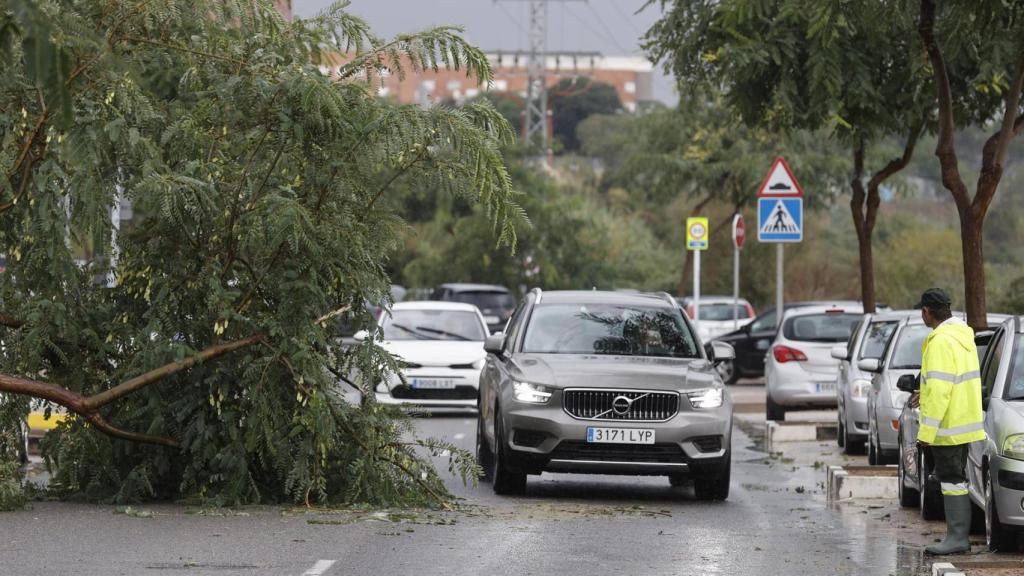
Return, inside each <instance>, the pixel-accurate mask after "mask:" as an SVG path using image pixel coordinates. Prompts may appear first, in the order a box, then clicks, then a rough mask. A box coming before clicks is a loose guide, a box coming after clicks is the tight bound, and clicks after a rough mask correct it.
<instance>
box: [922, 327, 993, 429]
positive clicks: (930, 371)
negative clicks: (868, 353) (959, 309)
mask: <svg viewBox="0 0 1024 576" xmlns="http://www.w3.org/2000/svg"><path fill="white" fill-rule="evenodd" d="M983 419H984V414H983V413H982V409H981V371H980V366H979V362H978V349H977V348H976V347H975V346H974V330H972V329H971V327H970V326H968V325H966V324H964V323H963V322H962V321H960V320H954V321H952V322H946V323H944V324H942V325H940V326H939V327H938V328H936V329H935V330H932V332H931V334H929V335H928V337H927V338H925V340H924V346H923V347H922V352H921V426H920V428H918V431H917V439H918V440H920V441H922V442H927V443H929V444H934V445H936V446H955V445H958V444H968V443H970V442H974V441H977V440H984V439H985V427H984V422H983Z"/></svg>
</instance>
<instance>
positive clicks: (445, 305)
mask: <svg viewBox="0 0 1024 576" xmlns="http://www.w3.org/2000/svg"><path fill="white" fill-rule="evenodd" d="M391 309H392V310H450V311H453V312H456V311H458V312H476V311H477V307H476V306H474V305H473V304H466V303H463V302H445V301H443V300H411V301H409V302H398V303H396V304H395V305H394V306H392V307H391Z"/></svg>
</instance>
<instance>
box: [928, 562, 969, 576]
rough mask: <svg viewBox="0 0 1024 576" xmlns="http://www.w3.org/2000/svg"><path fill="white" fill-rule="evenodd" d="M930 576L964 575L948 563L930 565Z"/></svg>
mask: <svg viewBox="0 0 1024 576" xmlns="http://www.w3.org/2000/svg"><path fill="white" fill-rule="evenodd" d="M932 576H964V573H963V572H961V571H960V570H957V568H956V566H953V565H952V564H950V563H949V562H936V563H935V564H932Z"/></svg>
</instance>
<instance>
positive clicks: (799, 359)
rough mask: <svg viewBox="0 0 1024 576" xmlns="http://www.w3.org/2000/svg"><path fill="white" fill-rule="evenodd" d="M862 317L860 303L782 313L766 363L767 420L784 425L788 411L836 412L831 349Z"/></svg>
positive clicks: (835, 370)
mask: <svg viewBox="0 0 1024 576" xmlns="http://www.w3.org/2000/svg"><path fill="white" fill-rule="evenodd" d="M863 313H864V309H863V307H862V306H861V305H859V304H858V305H842V306H837V305H819V306H805V307H801V308H792V309H790V310H787V311H786V313H785V314H784V315H783V317H782V328H781V329H780V330H779V332H778V334H777V335H776V336H775V341H774V342H772V345H771V347H770V348H769V349H768V356H767V358H766V360H765V370H764V385H765V391H766V393H767V398H766V412H767V417H768V419H769V420H785V419H786V411H787V410H791V409H799V408H812V407H817V406H824V407H829V408H835V407H836V379H837V377H838V376H839V362H837V361H836V359H835V358H833V357H832V348H833V347H834V346H835V345H836V344H840V343H843V342H846V341H848V340H849V338H850V333H851V332H852V331H853V327H854V326H855V325H856V324H857V323H858V322H860V320H861V317H862V315H863Z"/></svg>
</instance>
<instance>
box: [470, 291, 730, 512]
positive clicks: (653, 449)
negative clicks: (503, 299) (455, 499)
mask: <svg viewBox="0 0 1024 576" xmlns="http://www.w3.org/2000/svg"><path fill="white" fill-rule="evenodd" d="M507 328H508V329H507V332H506V333H504V334H495V335H493V336H491V337H490V338H489V339H488V340H487V342H486V344H485V346H484V347H485V349H486V350H487V352H488V355H487V361H486V364H485V366H484V369H483V372H482V374H481V376H480V399H479V406H478V408H479V417H478V421H477V422H478V424H477V458H478V460H479V462H480V465H481V466H482V467H483V469H484V480H487V481H492V482H493V483H494V491H495V492H497V493H499V494H518V493H522V492H524V491H525V489H526V477H527V475H528V474H540V473H542V472H571V473H583V474H587V473H596V474H632V475H637V474H643V475H665V476H668V477H669V480H670V482H671V483H672V485H673V486H679V485H681V484H683V483H684V482H687V481H690V480H692V481H693V482H694V490H695V493H696V496H697V498H699V499H702V500H725V499H726V498H727V497H728V496H729V473H730V442H731V435H732V401H731V399H730V398H729V394H728V392H726V390H725V386H724V385H723V384H722V380H721V377H719V375H718V373H717V371H716V370H715V369H714V363H715V362H716V361H725V360H729V359H731V358H732V357H733V350H732V348H731V347H730V346H729V345H728V344H723V343H719V342H716V343H712V344H709V345H708V347H707V348H705V347H704V346H702V345H701V342H700V340H699V338H698V337H697V336H696V335H695V333H694V330H693V327H692V326H691V325H690V323H689V321H688V320H687V318H686V315H685V314H684V313H683V312H682V310H681V309H680V308H679V305H678V304H677V303H676V301H675V300H674V299H672V298H671V297H670V296H669V295H667V294H660V295H653V294H639V293H637V294H627V293H621V292H597V291H593V292H569V291H566V292H545V293H542V292H541V291H540V290H539V289H535V290H534V291H532V292H530V293H529V294H528V295H527V296H526V297H525V298H524V299H523V301H522V302H521V303H520V304H519V307H518V308H517V309H516V311H515V312H514V313H513V315H512V317H511V319H510V320H509V323H508V327H507Z"/></svg>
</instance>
